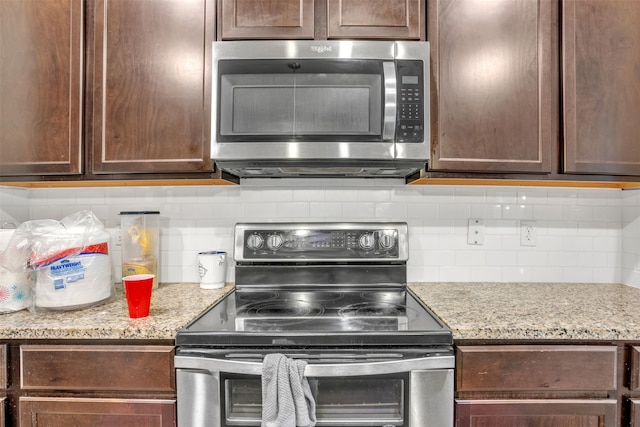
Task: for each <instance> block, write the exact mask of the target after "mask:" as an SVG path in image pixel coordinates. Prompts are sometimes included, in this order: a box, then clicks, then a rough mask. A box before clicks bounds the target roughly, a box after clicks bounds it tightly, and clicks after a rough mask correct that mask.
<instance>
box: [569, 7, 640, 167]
mask: <svg viewBox="0 0 640 427" xmlns="http://www.w3.org/2000/svg"><path fill="white" fill-rule="evenodd" d="M562 14H563V27H562V31H563V36H562V40H563V49H562V51H563V53H564V58H563V59H564V60H563V64H564V72H563V88H564V98H563V99H564V132H565V138H564V139H565V172H574V173H593V174H609V175H640V136H639V135H640V120H639V117H640V79H639V78H638V74H639V73H640V55H638V52H640V2H638V1H636V0H616V1H602V0H579V1H576V0H565V1H564V2H563V13H562Z"/></svg>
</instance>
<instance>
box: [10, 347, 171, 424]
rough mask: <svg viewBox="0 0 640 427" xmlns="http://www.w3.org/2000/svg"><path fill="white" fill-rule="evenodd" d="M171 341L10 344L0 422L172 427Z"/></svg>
mask: <svg viewBox="0 0 640 427" xmlns="http://www.w3.org/2000/svg"><path fill="white" fill-rule="evenodd" d="M172 344H173V342H172V341H155V342H136V343H133V344H132V343H131V342H129V341H122V340H118V341H110V342H107V341H92V342H86V343H85V342H83V343H81V344H79V343H77V341H75V342H68V341H67V342H64V341H53V340H52V341H51V343H47V342H46V341H42V340H40V341H37V342H29V341H26V342H9V343H8V344H7V345H4V346H2V345H0V359H1V358H2V357H1V356H2V355H3V350H4V353H6V359H7V361H8V362H10V363H7V364H6V366H8V367H9V372H8V374H9V375H8V376H7V377H6V381H4V383H5V384H6V388H5V389H4V390H3V387H2V386H1V384H2V381H3V379H2V375H0V400H1V399H2V398H5V399H4V403H3V407H4V411H5V412H4V414H3V412H2V409H1V408H0V416H3V417H4V418H5V420H4V421H1V422H0V427H36V426H37V427H85V426H87V427H175V426H176V384H175V369H174V366H173V357H174V347H173V345H172ZM1 373H2V370H1V369H0V374H1Z"/></svg>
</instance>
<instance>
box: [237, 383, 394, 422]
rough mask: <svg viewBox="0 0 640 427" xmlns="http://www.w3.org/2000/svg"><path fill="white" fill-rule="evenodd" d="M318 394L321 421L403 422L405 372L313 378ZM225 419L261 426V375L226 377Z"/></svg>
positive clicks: (316, 393) (313, 387) (317, 401)
mask: <svg viewBox="0 0 640 427" xmlns="http://www.w3.org/2000/svg"><path fill="white" fill-rule="evenodd" d="M309 383H310V385H311V388H312V390H313V391H314V394H315V398H316V417H317V420H318V425H323V426H366V425H383V424H385V423H390V424H393V425H394V426H403V425H405V424H404V418H405V417H404V413H405V393H406V392H405V387H406V386H407V379H406V378H405V377H403V376H393V377H389V376H384V377H382V376H380V377H375V378H372V377H366V378H360V377H355V378H340V379H333V378H330V379H328V378H321V379H310V380H309ZM224 384H225V390H224V395H225V396H224V401H225V405H224V406H225V412H226V414H225V422H226V425H228V426H235V425H250V426H259V425H260V418H261V414H262V404H261V399H262V390H261V383H260V379H259V378H255V377H251V378H227V379H226V380H225V381H224Z"/></svg>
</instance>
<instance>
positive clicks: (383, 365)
mask: <svg viewBox="0 0 640 427" xmlns="http://www.w3.org/2000/svg"><path fill="white" fill-rule="evenodd" d="M174 363H175V367H176V368H183V369H197V370H203V371H210V372H226V373H230V374H241V375H258V376H260V375H262V362H247V361H239V360H229V359H211V358H206V357H193V356H177V357H176V358H175V362H174ZM453 367H454V356H433V357H425V358H417V359H401V360H389V361H381V362H358V363H329V364H308V365H307V366H306V368H305V370H304V374H305V376H307V377H313V378H321V377H361V376H374V375H382V374H396V373H402V372H411V371H417V370H431V369H453Z"/></svg>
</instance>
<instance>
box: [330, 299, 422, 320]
mask: <svg viewBox="0 0 640 427" xmlns="http://www.w3.org/2000/svg"><path fill="white" fill-rule="evenodd" d="M408 313H411V314H413V315H415V313H413V312H412V311H411V310H410V309H408V308H407V307H406V306H404V305H401V304H391V303H383V302H382V303H381V302H361V303H356V304H349V305H346V306H344V307H342V308H341V309H339V310H338V314H339V315H340V316H341V317H374V318H375V317H397V318H400V317H406V316H407V314H408Z"/></svg>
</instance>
